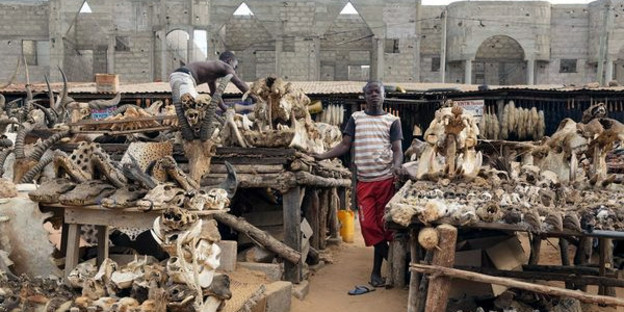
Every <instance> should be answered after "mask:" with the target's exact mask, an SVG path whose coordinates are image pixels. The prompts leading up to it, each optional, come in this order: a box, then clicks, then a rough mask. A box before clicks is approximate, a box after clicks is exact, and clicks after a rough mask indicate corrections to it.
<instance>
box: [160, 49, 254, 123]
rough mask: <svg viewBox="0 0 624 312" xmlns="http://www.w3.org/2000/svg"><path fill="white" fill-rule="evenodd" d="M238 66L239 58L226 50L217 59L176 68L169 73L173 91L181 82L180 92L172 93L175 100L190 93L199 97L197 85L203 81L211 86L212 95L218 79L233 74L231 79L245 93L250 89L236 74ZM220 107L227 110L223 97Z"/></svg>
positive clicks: (194, 96)
mask: <svg viewBox="0 0 624 312" xmlns="http://www.w3.org/2000/svg"><path fill="white" fill-rule="evenodd" d="M237 68H238V60H237V59H236V56H235V55H234V53H233V52H231V51H225V52H223V53H221V54H220V55H219V60H217V61H205V62H191V63H188V64H186V65H185V66H182V67H180V68H178V69H176V70H175V71H174V72H173V73H171V75H169V85H170V86H171V89H172V91H173V85H174V83H175V82H178V81H179V82H181V83H182V84H181V85H180V93H179V94H172V97H173V101H174V102H177V101H179V100H180V97H181V96H182V95H183V94H185V93H189V94H190V95H191V96H192V97H193V98H197V95H198V93H197V90H196V89H195V87H197V86H198V85H201V84H202V83H204V82H205V83H207V84H208V87H209V88H210V95H213V94H214V93H215V90H216V89H217V79H219V78H222V77H225V76H227V75H229V74H232V75H233V77H232V79H231V80H230V81H231V82H232V83H233V84H234V85H235V86H236V87H237V88H238V90H240V91H241V92H243V94H245V92H247V91H248V90H249V87H248V86H247V84H246V83H245V82H243V81H242V80H241V79H240V78H238V76H237V75H236V69H237ZM219 108H221V110H222V111H224V112H225V111H226V110H227V106H226V105H225V103H224V102H223V99H221V100H220V101H219Z"/></svg>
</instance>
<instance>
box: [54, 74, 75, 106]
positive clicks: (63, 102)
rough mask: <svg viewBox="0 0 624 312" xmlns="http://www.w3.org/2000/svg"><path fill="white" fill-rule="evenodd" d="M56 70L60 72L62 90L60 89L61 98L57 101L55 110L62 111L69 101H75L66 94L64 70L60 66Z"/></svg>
mask: <svg viewBox="0 0 624 312" xmlns="http://www.w3.org/2000/svg"><path fill="white" fill-rule="evenodd" d="M58 70H59V71H60V72H61V77H63V91H61V99H60V100H59V101H58V103H57V105H58V106H59V107H57V109H56V110H57V111H64V110H65V106H66V105H67V104H69V103H71V102H75V100H74V99H72V98H71V97H69V95H67V93H68V91H67V76H65V72H64V71H63V70H62V69H61V67H60V66H59V67H58Z"/></svg>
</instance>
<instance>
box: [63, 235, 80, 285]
mask: <svg viewBox="0 0 624 312" xmlns="http://www.w3.org/2000/svg"><path fill="white" fill-rule="evenodd" d="M67 226H68V230H67V252H66V253H65V277H66V278H67V277H68V276H69V273H70V272H71V271H72V270H73V269H74V268H75V267H76V265H77V264H78V248H79V247H80V224H68V225H67Z"/></svg>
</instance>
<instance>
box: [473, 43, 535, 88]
mask: <svg viewBox="0 0 624 312" xmlns="http://www.w3.org/2000/svg"><path fill="white" fill-rule="evenodd" d="M472 66H473V67H472V83H474V84H490V85H515V84H526V83H527V76H526V75H527V74H526V72H527V71H526V66H527V65H526V61H525V60H524V50H523V49H522V46H520V44H519V43H518V41H516V40H514V39H513V38H511V37H509V36H505V35H497V36H492V37H489V38H487V39H485V41H483V43H481V45H480V46H479V49H478V50H477V54H476V56H475V60H474V61H473V63H472Z"/></svg>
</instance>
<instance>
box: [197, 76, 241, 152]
mask: <svg viewBox="0 0 624 312" xmlns="http://www.w3.org/2000/svg"><path fill="white" fill-rule="evenodd" d="M233 76H234V75H232V74H229V75H227V76H225V77H223V78H221V81H219V86H218V87H217V90H215V93H214V94H213V95H212V99H210V103H209V104H208V108H207V109H206V114H205V116H204V120H203V122H202V126H201V130H200V131H199V139H200V140H202V141H206V140H208V139H209V138H210V137H211V136H212V133H213V132H214V129H215V126H214V125H213V124H212V122H213V121H214V119H215V117H214V116H215V113H216V109H217V103H219V101H221V96H222V95H223V92H224V91H225V88H227V85H228V83H229V82H230V79H232V77H233Z"/></svg>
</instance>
